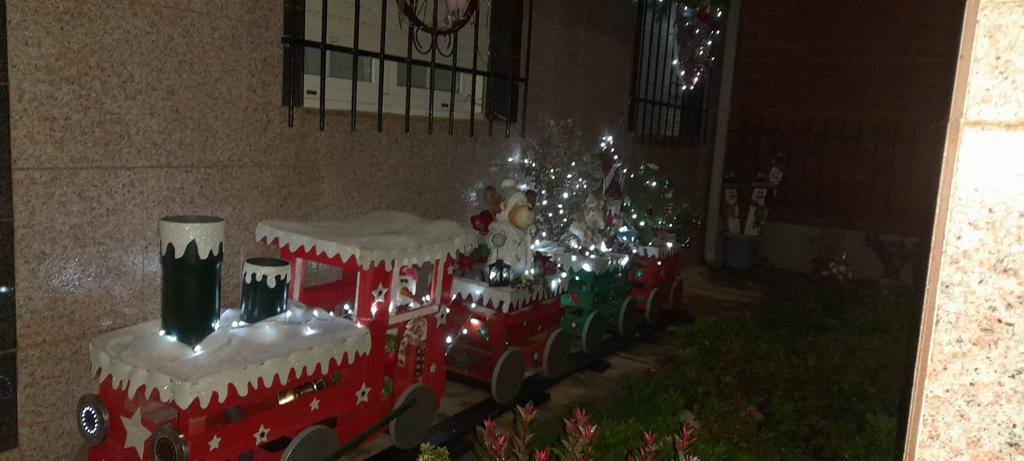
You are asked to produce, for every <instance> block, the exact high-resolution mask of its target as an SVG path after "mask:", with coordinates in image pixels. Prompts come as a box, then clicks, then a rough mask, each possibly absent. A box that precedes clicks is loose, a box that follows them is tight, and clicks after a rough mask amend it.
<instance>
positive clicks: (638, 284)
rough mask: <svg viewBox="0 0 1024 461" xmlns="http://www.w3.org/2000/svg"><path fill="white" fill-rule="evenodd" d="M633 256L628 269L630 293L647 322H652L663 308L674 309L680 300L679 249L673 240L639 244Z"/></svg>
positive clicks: (680, 257)
mask: <svg viewBox="0 0 1024 461" xmlns="http://www.w3.org/2000/svg"><path fill="white" fill-rule="evenodd" d="M635 256H636V257H635V258H633V266H632V267H631V268H630V271H629V281H630V282H631V283H632V284H633V289H632V291H631V292H630V296H632V297H633V299H635V300H636V301H637V302H636V305H637V307H638V308H639V309H640V310H642V311H643V313H644V319H645V320H646V321H647V323H648V324H655V323H656V322H657V321H658V319H659V318H660V316H661V314H662V311H663V310H664V309H665V308H666V307H668V308H673V307H674V306H676V304H677V303H678V302H679V301H680V300H681V299H682V296H683V281H682V279H681V278H680V275H681V259H682V255H681V248H680V245H678V244H673V243H667V244H664V245H660V246H648V247H642V248H640V249H639V250H638V251H637V254H636V255H635Z"/></svg>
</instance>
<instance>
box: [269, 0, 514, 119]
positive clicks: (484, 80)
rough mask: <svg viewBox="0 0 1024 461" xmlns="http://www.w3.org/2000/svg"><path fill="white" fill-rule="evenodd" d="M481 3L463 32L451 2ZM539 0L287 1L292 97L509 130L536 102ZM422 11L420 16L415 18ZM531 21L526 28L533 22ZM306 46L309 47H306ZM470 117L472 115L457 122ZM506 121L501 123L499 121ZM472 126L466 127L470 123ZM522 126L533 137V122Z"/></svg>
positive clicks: (287, 93)
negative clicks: (532, 68) (452, 22)
mask: <svg viewBox="0 0 1024 461" xmlns="http://www.w3.org/2000/svg"><path fill="white" fill-rule="evenodd" d="M459 3H462V4H466V5H472V6H473V8H472V14H471V15H468V14H467V15H466V16H465V18H464V19H465V24H464V26H463V27H461V28H458V29H457V30H451V29H454V28H453V27H450V28H449V30H445V29H444V27H443V26H444V23H445V21H446V18H448V17H449V15H450V14H451V13H450V11H449V10H447V8H449V6H450V5H452V4H459ZM532 11H533V1H532V0H525V1H524V0H501V1H497V0H496V1H494V2H491V1H489V0H461V2H460V1H452V0H285V1H284V37H282V42H283V44H284V47H285V52H284V66H283V67H284V68H283V72H282V73H283V76H284V78H283V88H282V99H283V101H282V102H283V104H284V105H286V106H288V107H289V112H288V123H289V126H293V125H294V110H295V108H298V107H308V108H318V109H319V111H320V125H321V126H320V128H321V130H323V129H324V125H325V116H324V114H325V112H326V111H328V110H346V111H353V109H354V111H353V116H352V117H351V124H350V129H353V130H354V129H356V128H357V118H356V117H355V114H354V113H355V112H369V113H376V114H377V123H376V125H377V126H376V128H377V130H378V131H383V125H384V124H383V118H384V115H385V114H396V115H400V116H404V119H405V131H406V132H409V131H410V127H411V119H412V117H425V118H426V122H427V131H428V132H429V133H433V132H434V129H435V126H441V127H444V128H447V130H448V133H449V134H454V133H455V131H456V130H457V129H459V130H461V131H465V132H466V134H468V135H469V136H475V135H476V134H477V130H478V129H480V127H479V126H478V125H479V124H478V123H477V120H480V121H481V122H483V123H485V124H486V125H485V126H486V131H487V134H488V135H490V136H493V135H494V132H495V131H496V130H497V131H498V132H499V133H500V132H501V131H502V130H503V131H504V133H505V136H509V135H510V134H511V132H512V125H513V124H516V123H517V122H519V120H520V113H525V111H526V109H527V102H528V99H527V95H528V91H527V90H528V69H529V61H530V36H531V34H532ZM410 14H414V15H415V16H416V19H411V18H410V16H409V15H410ZM524 26H525V29H524ZM299 50H301V51H299ZM458 122H468V123H461V124H460V123H458ZM496 126H497V128H495V127H496ZM463 127H464V128H463ZM517 129H519V130H521V133H522V134H523V135H525V133H526V126H525V123H518V127H517Z"/></svg>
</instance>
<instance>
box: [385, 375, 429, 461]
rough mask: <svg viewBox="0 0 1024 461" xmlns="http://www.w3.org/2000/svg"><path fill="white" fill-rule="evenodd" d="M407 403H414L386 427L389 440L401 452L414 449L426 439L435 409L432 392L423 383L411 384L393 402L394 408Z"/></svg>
mask: <svg viewBox="0 0 1024 461" xmlns="http://www.w3.org/2000/svg"><path fill="white" fill-rule="evenodd" d="M408 402H414V403H413V404H412V406H411V407H409V409H408V410H406V411H405V413H402V414H401V415H399V416H398V417H397V418H395V419H394V420H392V421H391V425H390V426H389V427H388V428H389V429H390V431H391V440H392V441H393V442H394V443H395V446H396V447H398V448H400V449H402V450H408V449H410V448H415V447H417V446H419V444H420V442H423V439H425V438H427V433H428V432H430V426H433V425H434V412H435V410H436V409H437V402H436V401H435V400H434V392H433V391H431V390H430V388H429V387H427V385H425V384H423V383H416V384H413V385H412V386H410V387H409V388H408V389H406V390H405V392H403V393H402V395H401V396H400V397H398V400H397V401H395V408H398V407H401V406H402V405H405V404H406V403H408Z"/></svg>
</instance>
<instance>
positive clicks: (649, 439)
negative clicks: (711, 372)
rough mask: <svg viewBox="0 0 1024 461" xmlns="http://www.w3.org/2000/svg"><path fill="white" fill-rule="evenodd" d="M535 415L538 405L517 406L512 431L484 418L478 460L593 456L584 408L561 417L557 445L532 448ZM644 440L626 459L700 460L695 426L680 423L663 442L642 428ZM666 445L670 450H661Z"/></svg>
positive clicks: (570, 460) (583, 459)
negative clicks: (561, 431)
mask: <svg viewBox="0 0 1024 461" xmlns="http://www.w3.org/2000/svg"><path fill="white" fill-rule="evenodd" d="M536 417H537V409H536V408H534V406H533V405H532V404H528V405H526V406H521V407H516V425H515V429H514V431H513V433H512V434H502V433H501V432H499V431H498V427H497V423H495V422H494V421H493V420H487V421H484V425H483V427H478V428H477V446H476V447H475V448H476V455H477V458H478V459H479V460H480V461H590V460H592V459H594V458H593V448H594V443H595V442H596V439H597V426H596V425H594V424H592V423H591V422H590V415H589V414H587V412H586V411H584V410H582V409H579V408H575V409H573V411H572V414H571V415H570V416H569V417H568V418H565V419H563V420H562V423H563V426H564V427H565V436H564V437H563V438H562V440H561V441H560V442H559V444H558V446H557V447H555V448H554V449H552V448H542V449H536V448H534V449H532V451H531V447H530V444H531V442H532V441H533V434H531V433H530V426H531V425H532V424H533V422H534V420H535V419H536ZM643 442H644V444H643V445H642V446H641V447H640V448H638V449H637V450H635V451H634V452H633V453H631V454H630V455H628V456H627V458H626V459H627V460H628V461H657V460H659V459H671V460H672V461H700V460H699V459H698V458H697V456H696V455H695V454H694V453H693V449H694V445H695V444H696V442H697V437H696V435H695V430H694V428H692V427H690V426H683V429H682V430H681V431H680V432H679V433H678V434H675V435H672V436H669V437H667V438H666V440H665V441H664V442H661V441H659V440H658V435H657V434H655V433H653V432H644V435H643ZM665 448H667V449H668V450H669V453H668V454H667V455H668V457H666V456H665V454H660V453H661V452H662V451H663V449H665Z"/></svg>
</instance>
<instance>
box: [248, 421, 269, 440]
mask: <svg viewBox="0 0 1024 461" xmlns="http://www.w3.org/2000/svg"><path fill="white" fill-rule="evenodd" d="M269 435H270V428H269V427H263V425H262V424H260V430H258V431H256V433H255V434H253V435H252V436H253V437H255V438H256V445H259V444H261V443H267V437H268V436H269Z"/></svg>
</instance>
